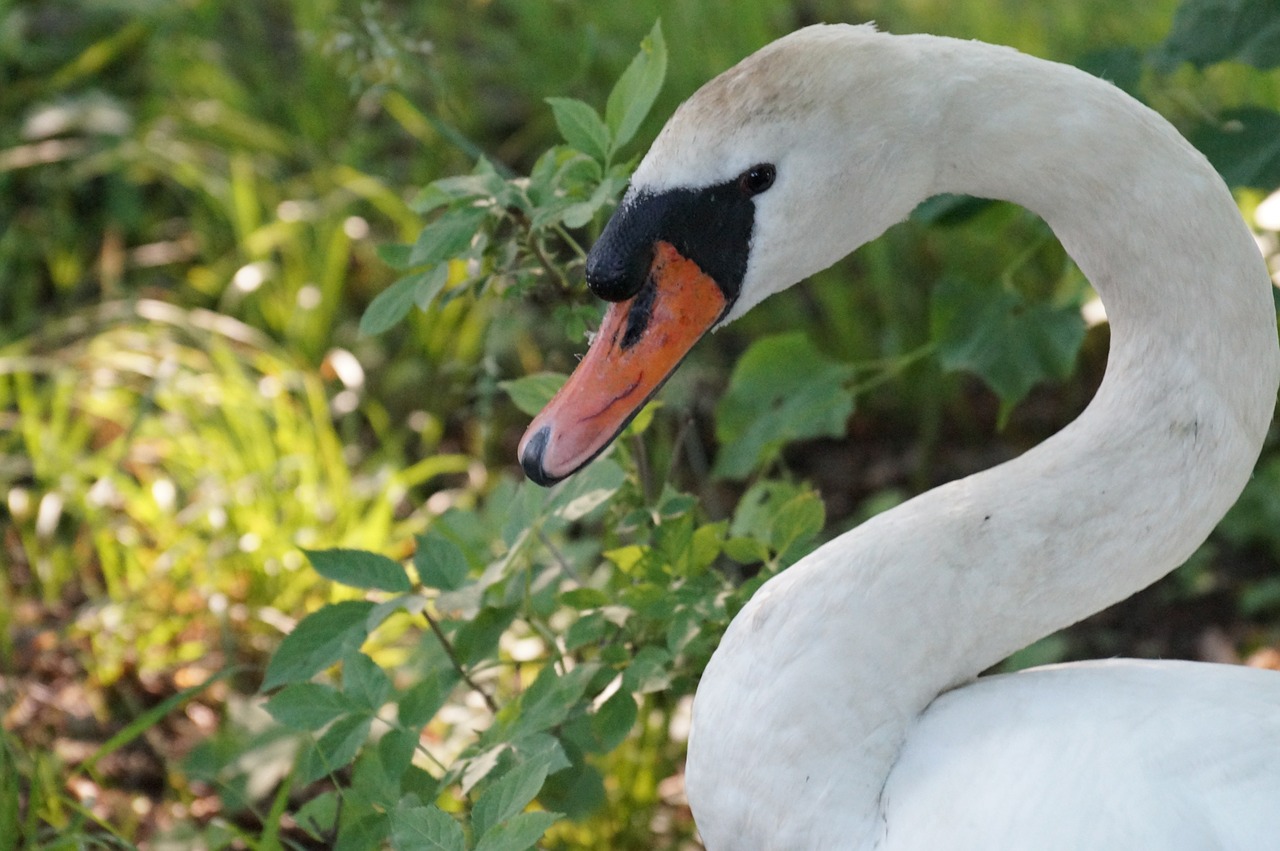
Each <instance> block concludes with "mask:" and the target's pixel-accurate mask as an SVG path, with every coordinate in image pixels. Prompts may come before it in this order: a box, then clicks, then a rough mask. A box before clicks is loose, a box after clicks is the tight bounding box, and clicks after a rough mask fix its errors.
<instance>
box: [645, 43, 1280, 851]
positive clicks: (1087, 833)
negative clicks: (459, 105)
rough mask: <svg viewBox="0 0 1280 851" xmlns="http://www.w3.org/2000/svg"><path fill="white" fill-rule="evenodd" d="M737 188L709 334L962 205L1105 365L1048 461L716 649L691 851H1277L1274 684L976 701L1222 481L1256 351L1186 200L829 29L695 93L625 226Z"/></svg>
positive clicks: (838, 572) (929, 65) (986, 487)
mask: <svg viewBox="0 0 1280 851" xmlns="http://www.w3.org/2000/svg"><path fill="white" fill-rule="evenodd" d="M754 163H772V164H774V165H776V168H777V179H776V183H775V184H774V185H773V187H772V188H771V189H769V191H767V192H765V193H763V194H761V195H760V196H759V197H758V198H756V199H755V225H754V230H753V232H752V238H751V247H750V256H749V262H748V264H747V268H746V274H745V277H744V279H743V283H742V290H741V295H740V296H739V297H738V299H737V301H736V303H735V304H734V306H733V308H732V312H731V314H730V316H729V318H732V317H733V316H737V315H740V314H741V313H743V312H744V311H746V310H747V309H749V308H750V307H751V306H752V305H753V304H755V303H757V302H759V301H760V300H761V299H763V298H765V297H767V296H768V295H769V294H771V293H773V292H776V291H778V290H781V289H784V288H785V287H787V286H790V285H791V284H792V283H794V282H795V281H797V280H799V279H800V278H803V277H804V276H806V275H809V274H811V273H813V272H815V271H817V270H819V269H821V268H823V267H825V266H827V265H829V264H830V263H832V262H834V261H835V260H837V259H838V258H840V257H842V256H843V255H845V254H846V253H848V252H849V251H851V250H853V249H854V248H856V247H857V246H858V245H860V244H862V243H864V242H866V241H867V240H869V239H872V238H874V237H876V236H877V235H879V234H880V233H881V232H883V230H884V229H885V228H887V227H889V226H890V225H892V224H894V223H895V222H897V221H900V220H901V219H903V218H904V217H905V216H906V215H907V214H908V213H909V211H910V210H911V209H912V208H913V207H914V206H915V205H916V204H917V203H919V202H920V201H921V200H923V199H924V198H926V197H929V196H930V195H933V194H936V193H940V192H964V193H969V194H974V195H980V196H985V197H993V198H1001V199H1006V200H1011V201H1014V202H1017V203H1019V204H1022V205H1023V206H1026V207H1028V208H1029V209H1031V210H1033V211H1034V212H1036V213H1038V214H1039V215H1041V216H1042V217H1043V218H1044V219H1045V221H1046V222H1047V223H1048V224H1049V225H1050V226H1051V227H1052V228H1053V229H1054V231H1055V233H1056V234H1057V235H1058V237H1059V238H1060V240H1061V241H1062V243H1063V245H1064V246H1065V247H1066V249H1067V250H1068V251H1069V252H1070V253H1071V255H1072V257H1073V258H1074V259H1075V260H1076V262H1077V263H1078V264H1079V266H1080V268H1081V269H1082V270H1083V271H1084V273H1085V274H1086V275H1087V276H1088V277H1089V279H1090V281H1091V282H1092V283H1093V285H1094V286H1095V288H1096V289H1097V291H1098V292H1099V294H1100V296H1101V297H1102V299H1103V302H1104V304H1105V305H1106V307H1107V311H1108V315H1109V317H1110V322H1111V326H1112V351H1111V356H1110V362H1109V367H1108V372H1107V375H1106V378H1105V380H1104V382H1103V384H1102V387H1101V389H1100V390H1099V392H1098V394H1097V397H1096V398H1095V400H1094V401H1093V403H1092V404H1091V405H1090V406H1089V408H1088V409H1087V410H1086V411H1085V413H1084V414H1082V415H1081V417H1080V418H1079V419H1078V420H1077V421H1076V422H1074V423H1072V424H1071V425H1070V426H1068V427H1067V428H1066V429H1064V430H1063V431H1062V432H1061V433H1059V434H1058V435H1056V436H1055V437H1053V438H1051V439H1050V440H1048V441H1046V442H1045V443H1043V444H1042V445H1040V446H1039V447H1037V448H1035V449H1033V450H1031V451H1030V452H1027V453H1026V454H1024V455H1023V456H1021V457H1020V458H1017V459H1015V460H1013V461H1011V462H1009V463H1007V464H1004V465H1001V466H999V467H997V468H995V469H992V470H989V471H986V472H984V473H980V474H978V475H975V476H971V477H969V478H967V479H964V480H961V481H957V482H952V483H950V484H948V485H946V486H943V487H941V488H938V489H935V490H933V491H931V492H929V493H927V494H924V495H922V496H920V497H918V498H917V499H914V500H912V501H910V502H908V503H906V504H904V505H902V506H900V507H898V508H897V509H895V510H893V511H890V512H888V513H886V514H883V515H880V516H878V517H876V518H874V519H873V520H871V521H869V522H868V523H866V524H864V525H862V526H861V527H859V528H858V529H855V530H854V531H852V532H850V533H848V534H846V535H844V536H842V537H840V538H838V539H836V540H835V541H832V542H831V543H829V544H827V545H826V546H824V547H822V548H821V549H820V550H818V551H817V552H816V553H814V554H813V555H811V556H810V557H808V558H806V559H804V560H803V561H801V562H800V563H799V564H797V565H795V566H794V567H792V568H791V569H790V570H788V571H787V572H785V573H784V574H782V575H780V576H778V577H776V578H775V579H773V580H772V581H770V582H769V583H767V584H766V585H765V586H764V587H763V588H762V589H761V590H760V592H759V593H758V594H756V596H755V597H754V598H753V599H752V600H751V601H750V603H749V604H748V605H747V607H746V608H745V609H744V610H743V611H742V612H741V613H740V614H739V616H738V617H737V618H735V620H734V622H733V624H732V625H731V626H730V628H729V630H728V633H727V634H726V635H725V638H724V641H723V643H722V644H721V646H720V648H719V649H718V650H717V652H716V654H715V656H714V658H713V659H712V661H711V664H710V666H709V667H708V669H707V671H706V674H705V676H704V678H703V680H702V683H701V685H700V687H699V690H698V694H697V697H696V700H695V705H694V728H693V734H692V738H691V741H690V749H689V759H688V769H687V787H688V793H689V799H690V802H691V805H692V807H693V810H694V815H695V818H696V819H697V822H698V825H699V828H700V830H701V832H702V835H703V837H704V840H705V842H706V844H707V847H708V848H710V849H713V851H725V849H738V851H768V849H779V851H780V850H781V849H786V851H799V849H835V848H847V849H871V848H877V849H886V851H888V849H915V850H916V851H923V850H924V849H928V851H943V849H984V851H990V850H991V849H1129V851H1132V849H1205V848H1221V849H1265V848H1280V675H1277V674H1275V673H1272V672H1264V671H1257V670H1248V669H1243V668H1229V667H1221V666H1212V665H1203V664H1195V663H1187V662H1139V661H1123V660H1117V661H1109V662H1096V663H1088V664H1078V665H1063V666H1055V667H1050V668H1041V669H1036V670H1031V671H1026V672H1022V673H1018V674H1013V675H1006V676H999V677H990V678H983V679H977V680H975V677H977V675H978V674H979V673H980V672H981V671H983V670H985V669H986V668H988V667H989V666H991V665H993V664H995V663H996V662H998V661H1000V660H1001V659H1002V658H1004V657H1005V656H1007V655H1008V654H1009V653H1011V652H1013V651H1014V650H1017V649H1019V648H1021V647H1023V646H1025V645H1027V644H1029V643H1030V642H1032V641H1034V640H1036V639H1038V638H1040V637H1042V636H1044V635H1046V634H1048V633H1050V632H1052V631H1054V630H1056V629H1059V628H1061V627H1063V626H1066V625H1068V624H1070V623H1073V622H1075V621H1077V620H1079V619H1080V618H1082V617H1085V616H1086V615H1088V614H1090V613H1092V612H1095V611H1097V610H1099V609H1101V608H1103V607H1105V606H1107V605H1110V604H1112V603H1114V602H1116V601H1118V600H1120V599H1123V598H1124V597H1127V596H1128V595H1130V594H1132V593H1133V592H1134V591H1137V590H1138V589H1140V588H1143V587H1145V586H1146V585H1148V584H1150V583H1151V582H1153V581H1155V580H1156V579H1157V578H1159V577H1161V576H1163V575H1164V574H1165V573H1167V572H1168V571H1169V570H1171V569H1173V568H1174V567H1176V566H1177V565H1178V564H1179V563H1181V562H1182V561H1183V560H1184V559H1185V558H1186V557H1187V556H1188V555H1190V554H1191V553H1192V552H1193V551H1194V549H1195V548H1196V547H1197V546H1198V545H1199V544H1200V543H1201V542H1202V541H1203V540H1204V538H1205V537H1206V536H1207V535H1208V533H1209V532H1210V530H1211V529H1212V528H1213V526H1214V525H1215V524H1216V523H1217V521H1218V520H1219V519H1220V518H1221V516H1222V514H1223V513H1224V512H1225V511H1226V510H1227V508H1228V507H1230V505H1231V504H1232V503H1233V502H1234V501H1235V499H1236V497H1237V496H1238V494H1239V492H1240V490H1241V488H1242V487H1243V485H1244V483H1245V481H1246V479H1247V478H1248V476H1249V474H1250V471H1251V468H1252V466H1253V463H1254V461H1255V460H1256V458H1257V455H1258V452H1259V449H1260V447H1261V445H1262V441H1263V438H1264V435H1265V434H1266V431H1267V428H1268V426H1269V423H1270V420H1271V415H1272V410H1273V406H1274V402H1275V396H1276V389H1277V382H1278V381H1280V351H1278V347H1277V340H1276V325H1275V314H1274V309H1273V303H1272V299H1271V293H1270V290H1269V279H1268V276H1267V273H1266V270H1265V268H1264V266H1263V263H1262V260H1261V258H1260V256H1259V254H1258V251H1257V249H1256V247H1255V245H1254V243H1253V241H1252V239H1251V237H1250V235H1249V233H1248V231H1247V229H1246V228H1245V227H1244V225H1243V223H1242V222H1241V219H1240V216H1239V213H1238V211H1237V209H1236V207H1235V205H1234V203H1233V200H1232V198H1231V195H1230V193H1229V192H1228V191H1227V189H1226V188H1225V186H1224V185H1223V184H1222V182H1221V180H1220V179H1219V178H1218V176H1217V175H1216V174H1215V173H1214V171H1213V169H1212V168H1211V167H1210V166H1209V165H1208V163H1207V162H1206V161H1205V160H1204V158H1203V157H1201V156H1200V155H1199V154H1198V153H1197V152H1196V151H1194V149H1192V148H1191V147H1190V146H1189V145H1188V144H1187V143H1186V142H1185V141H1184V140H1183V139H1182V138H1181V137H1180V136H1179V135H1178V134H1177V132H1176V131H1175V130H1174V129H1173V128H1172V127H1170V126H1169V125H1168V124H1167V123H1166V122H1165V121H1164V120H1163V119H1161V118H1160V117H1159V116H1157V115H1156V114H1155V113H1153V112H1151V111H1150V110H1148V109H1147V108H1146V107H1144V106H1142V105H1140V104H1138V103H1137V102H1136V101H1134V100H1132V99H1131V98H1129V97H1128V96H1126V95H1125V94H1123V93H1121V92H1120V91H1119V90H1117V89H1116V88H1114V87H1113V86H1111V85H1109V84H1107V83H1104V82H1102V81H1099V80H1097V79H1095V78H1093V77H1091V76H1089V75H1087V74H1084V73H1083V72H1081V71H1078V70H1076V69H1074V68H1070V67H1067V66H1062V65H1057V64H1054V63H1050V62H1045V61H1041V60H1037V59H1033V58H1030V57H1027V56H1024V55H1022V54H1020V53H1017V52H1016V51H1013V50H1010V49H1007V48H999V47H992V46H990V45H984V44H981V43H976V42H961V41H956V40H951V39H944V38H934V37H930V36H890V35H886V34H880V33H876V32H875V31H874V30H873V29H871V28H869V27H848V26H830V27H811V28H808V29H805V30H802V31H800V32H797V33H795V34H793V35H791V36H788V37H787V38H784V39H782V40H780V41H777V42H775V43H773V44H772V45H770V46H768V47H766V48H765V49H763V50H761V51H760V52H759V53H757V54H755V55H754V56H752V57H750V58H748V59H746V60H745V61H744V62H742V63H741V64H740V65H738V66H737V67H735V68H733V69H731V70H730V71H728V72H726V73H725V74H724V75H722V76H721V77H719V78H717V79H716V80H714V81H712V82H711V83H709V84H708V85H707V86H706V87H704V88H703V89H702V90H701V91H699V92H698V93H697V94H695V95H694V96H693V97H692V98H691V99H690V100H689V101H688V102H687V103H685V104H684V105H683V106H682V107H681V108H680V110H679V111H678V112H677V113H676V114H675V116H674V117H673V118H672V120H671V121H670V122H669V124H668V125H667V127H666V128H665V129H664V130H663V132H662V134H661V135H660V137H659V138H658V139H657V141H656V142H655V144H654V146H653V148H652V149H651V151H650V152H649V154H648V155H647V156H646V158H645V159H644V161H643V162H642V163H641V165H640V167H639V168H638V170H637V171H636V174H635V177H634V180H633V184H632V188H631V195H630V196H629V197H633V196H643V195H645V194H646V193H659V192H662V191H665V190H672V189H679V188H681V187H699V186H709V185H713V184H719V183H722V182H724V181H731V180H733V178H734V175H737V174H739V173H741V172H742V171H743V169H745V168H748V167H750V166H751V165H752V164H754ZM912 285H914V284H913V282H903V286H912Z"/></svg>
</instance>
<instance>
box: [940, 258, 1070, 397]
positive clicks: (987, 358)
mask: <svg viewBox="0 0 1280 851" xmlns="http://www.w3.org/2000/svg"><path fill="white" fill-rule="evenodd" d="M930 314H931V315H930V329H931V333H932V336H933V339H934V341H935V342H936V343H937V344H938V360H939V362H940V363H941V364H942V366H943V368H944V369H948V370H952V371H959V370H964V371H966V372H972V373H974V374H975V375H977V376H979V377H980V378H982V380H983V381H985V382H986V383H987V384H988V385H989V386H990V387H991V389H992V390H994V391H995V392H996V395H998V396H999V397H1000V402H1001V409H1002V417H1003V416H1004V415H1005V414H1007V412H1008V411H1009V410H1010V409H1011V408H1012V407H1013V406H1014V405H1016V404H1017V403H1018V402H1019V401H1021V399H1022V398H1023V397H1024V396H1026V394H1027V393H1028V391H1030V390H1031V388H1032V387H1034V386H1035V385H1036V384H1037V383H1039V382H1041V381H1044V380H1047V379H1050V378H1065V377H1066V376H1068V375H1070V374H1071V370H1072V368H1073V367H1074V365H1075V358H1076V352H1078V351H1079V349H1080V344H1081V342H1083V340H1084V330H1085V328H1084V320H1083V319H1082V318H1081V317H1080V311H1079V310H1077V309H1076V308H1075V307H1061V308H1055V307H1052V306H1050V305H1048V304H1035V305H1031V306H1027V305H1026V304H1025V303H1024V302H1023V299H1022V297H1021V296H1019V295H1018V294H1017V293H1013V292H1008V291H1005V290H994V289H992V288H982V287H976V286H974V285H973V284H971V283H968V282H966V281H962V280H958V279H954V278H953V279H947V280H944V281H942V282H941V283H940V284H939V285H938V286H937V288H936V289H935V290H934V293H933V301H932V304H931V305H930Z"/></svg>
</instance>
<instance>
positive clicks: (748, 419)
mask: <svg viewBox="0 0 1280 851" xmlns="http://www.w3.org/2000/svg"><path fill="white" fill-rule="evenodd" d="M853 375H854V368H853V366H852V365H851V364H846V363H840V362H838V361H833V360H831V359H829V358H827V357H826V356H825V355H823V354H822V353H821V352H819V351H818V349H817V348H816V347H815V346H814V345H813V343H812V342H810V341H809V339H808V337H806V336H805V335H804V334H803V333H802V332H796V333H790V334H780V335H776V336H772V337H765V338H763V339H760V340H758V341H756V342H755V343H754V344H752V346H751V348H749V349H747V351H746V353H744V354H743V356H742V358H741V359H740V360H739V361H738V364H737V366H736V367H734V370H733V374H732V375H731V376H730V378H729V387H728V389H727V390H726V391H725V394H724V396H722V397H721V398H720V402H719V404H717V405H716V437H717V438H718V439H719V440H720V444H721V445H720V451H719V453H718V454H717V455H716V462H715V466H714V467H713V468H712V473H713V474H714V475H716V476H719V477H721V478H727V479H742V478H746V477H747V476H749V475H751V473H752V472H753V471H755V470H757V469H759V468H760V467H761V466H763V465H764V464H766V463H768V462H770V461H772V460H773V459H774V458H775V457H776V456H777V454H778V453H779V452H780V451H781V449H782V447H783V446H784V445H786V444H787V443H789V442H791V441H795V440H807V439H810V438H814V437H839V436H840V435H842V434H844V431H845V424H846V423H847V422H848V420H849V416H850V415H851V414H852V413H853V392H852V391H851V390H850V389H849V387H848V385H849V383H850V381H851V380H852V378H853Z"/></svg>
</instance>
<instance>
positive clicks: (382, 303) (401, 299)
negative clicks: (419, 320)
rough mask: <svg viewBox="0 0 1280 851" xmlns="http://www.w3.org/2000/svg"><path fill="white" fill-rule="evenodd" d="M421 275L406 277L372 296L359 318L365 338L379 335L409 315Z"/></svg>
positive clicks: (361, 331)
mask: <svg viewBox="0 0 1280 851" xmlns="http://www.w3.org/2000/svg"><path fill="white" fill-rule="evenodd" d="M421 277H422V275H421V273H418V274H414V275H408V276H406V277H404V278H401V279H400V280H398V281H396V282H395V283H393V284H392V285H391V286H389V287H387V288H386V289H385V290H383V291H382V292H380V293H378V294H377V295H376V296H374V298H373V301H371V302H369V306H368V307H367V308H365V311H364V315H363V316H361V317H360V333H361V334H363V335H364V336H366V337H372V336H374V335H375V334H381V333H382V332H383V331H386V330H387V329H388V328H391V327H392V326H394V325H395V324H396V323H397V322H399V321H400V320H401V319H404V318H405V317H406V316H408V315H409V308H411V307H413V301H414V293H415V292H416V290H417V287H418V281H419V280H420V279H421Z"/></svg>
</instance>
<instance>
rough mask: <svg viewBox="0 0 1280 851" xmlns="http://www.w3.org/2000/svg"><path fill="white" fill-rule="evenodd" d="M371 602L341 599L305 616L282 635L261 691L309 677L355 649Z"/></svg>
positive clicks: (362, 635) (360, 641) (363, 634)
mask: <svg viewBox="0 0 1280 851" xmlns="http://www.w3.org/2000/svg"><path fill="white" fill-rule="evenodd" d="M372 608H373V603H371V602H369V601H367V600H343V601H342V602H339V603H330V604H328V605H327V606H324V607H323V608H320V609H317V610H316V611H314V612H312V613H311V614H309V615H307V616H306V617H305V618H303V619H302V620H301V621H299V622H298V625H297V626H295V627H294V628H293V632H291V633H289V634H288V635H286V636H285V637H284V640H283V641H281V642H280V647H279V648H278V649H277V650H276V652H275V655H274V656H272V657H271V661H270V662H269V663H267V673H266V677H265V678H264V679H263V681H262V690H263V691H270V690H271V689H273V688H275V687H276V686H279V685H284V684H285V683H291V682H298V681H300V680H309V679H311V678H312V677H314V676H315V675H316V674H318V673H320V672H321V671H323V670H324V669H325V668H328V667H330V666H332V665H335V664H337V662H338V660H340V659H341V658H342V657H343V656H345V655H347V653H349V652H350V651H352V650H356V649H358V648H359V647H360V645H361V644H363V643H364V640H365V639H366V638H367V637H368V635H369V630H368V627H367V626H366V618H367V617H368V615H369V610H370V609H372Z"/></svg>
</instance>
